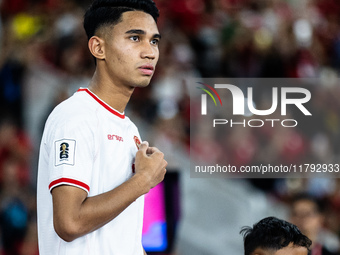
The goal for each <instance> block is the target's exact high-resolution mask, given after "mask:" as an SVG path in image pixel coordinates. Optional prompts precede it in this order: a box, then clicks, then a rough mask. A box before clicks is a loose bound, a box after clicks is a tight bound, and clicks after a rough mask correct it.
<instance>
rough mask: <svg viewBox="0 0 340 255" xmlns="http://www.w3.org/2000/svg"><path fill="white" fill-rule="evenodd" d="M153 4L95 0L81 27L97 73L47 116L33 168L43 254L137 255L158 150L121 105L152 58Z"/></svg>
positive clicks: (150, 69)
mask: <svg viewBox="0 0 340 255" xmlns="http://www.w3.org/2000/svg"><path fill="white" fill-rule="evenodd" d="M157 17H158V10H157V8H156V6H155V4H154V2H153V1H152V0H138V1H137V0H95V1H94V3H93V4H92V6H91V7H90V9H89V10H88V11H87V12H86V14H85V19H84V28H85V30H86V33H87V35H88V38H89V41H88V46H89V49H90V52H91V53H92V55H93V56H94V57H95V59H96V71H95V73H94V75H93V78H92V81H91V83H90V85H89V88H88V89H87V88H86V89H84V88H81V89H79V90H78V91H77V92H76V93H75V94H74V95H73V96H72V97H70V98H69V99H67V100H66V101H64V102H63V103H61V104H60V105H58V106H57V107H56V108H55V109H54V110H53V112H52V113H51V115H50V116H49V118H48V120H47V122H46V125H45V130H44V134H43V138H42V142H41V147H40V157H39V170H38V190H37V201H38V237H39V252H40V255H47V254H48V255H54V254H55V255H57V254H58V255H59V254H63V255H64V254H65V255H66V254H72V255H85V254H86V255H87V254H91V255H94V254H98V255H142V254H145V251H144V249H143V247H142V244H141V235H142V220H143V207H144V196H143V195H144V194H146V193H148V192H149V190H150V189H151V188H153V187H154V186H156V185H157V184H158V183H159V182H161V181H162V180H163V178H164V175H165V172H166V169H165V168H166V166H167V162H166V161H165V160H164V155H163V153H162V152H161V151H159V150H158V149H157V148H155V147H149V145H148V143H147V142H143V143H140V136H139V133H138V129H137V128H136V126H135V125H134V124H133V123H132V122H131V121H130V120H129V118H128V117H126V116H125V114H124V110H125V107H126V105H127V103H128V101H129V99H130V97H131V94H132V93H133V91H134V88H135V87H146V86H147V85H148V84H149V82H150V79H151V77H152V75H153V73H154V71H155V66H156V64H157V61H158V57H159V51H158V42H159V40H160V35H159V32H158V29H157V25H156V21H157Z"/></svg>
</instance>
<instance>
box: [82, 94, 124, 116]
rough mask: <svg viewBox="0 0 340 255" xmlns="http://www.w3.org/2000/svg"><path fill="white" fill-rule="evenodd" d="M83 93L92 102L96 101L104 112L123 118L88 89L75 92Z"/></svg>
mask: <svg viewBox="0 0 340 255" xmlns="http://www.w3.org/2000/svg"><path fill="white" fill-rule="evenodd" d="M80 91H85V92H87V94H89V95H90V96H91V97H92V98H93V99H94V100H96V101H97V102H98V103H99V104H100V105H101V106H103V107H104V108H105V109H106V110H108V111H109V112H111V113H113V114H114V115H116V116H118V117H119V118H121V119H124V118H125V114H121V113H120V112H118V111H116V110H115V109H113V108H112V107H110V106H109V105H108V104H106V103H105V102H104V101H103V100H101V99H100V98H99V97H97V96H96V95H95V94H93V93H92V92H91V91H90V90H89V89H87V88H80V89H78V90H77V92H80Z"/></svg>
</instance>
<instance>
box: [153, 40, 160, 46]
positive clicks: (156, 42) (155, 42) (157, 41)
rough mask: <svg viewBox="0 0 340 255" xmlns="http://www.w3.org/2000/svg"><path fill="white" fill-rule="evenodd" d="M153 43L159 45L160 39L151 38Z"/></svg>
mask: <svg viewBox="0 0 340 255" xmlns="http://www.w3.org/2000/svg"><path fill="white" fill-rule="evenodd" d="M151 44H152V45H156V46H157V45H158V44H159V40H158V39H153V40H151Z"/></svg>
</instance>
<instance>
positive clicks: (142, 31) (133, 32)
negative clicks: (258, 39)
mask: <svg viewBox="0 0 340 255" xmlns="http://www.w3.org/2000/svg"><path fill="white" fill-rule="evenodd" d="M125 34H138V35H145V34H146V32H145V31H144V30H141V29H131V30H128V31H126V32H125ZM152 37H153V38H158V39H161V38H162V36H161V35H160V34H154V35H153V36H152Z"/></svg>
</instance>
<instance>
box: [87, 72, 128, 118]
mask: <svg viewBox="0 0 340 255" xmlns="http://www.w3.org/2000/svg"><path fill="white" fill-rule="evenodd" d="M101 77H102V76H101V75H98V73H97V71H96V72H95V73H94V75H93V77H92V80H91V83H90V85H89V89H90V90H91V91H92V92H93V93H94V94H96V95H97V96H98V97H99V98H100V99H101V100H103V101H104V102H105V103H107V104H108V105H109V106H111V107H112V108H113V109H115V110H117V111H119V112H124V111H125V108H126V105H127V103H128V102H129V100H130V97H131V95H132V93H133V91H134V88H132V87H128V86H117V84H113V83H112V82H111V81H110V80H108V79H103V78H101Z"/></svg>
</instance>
